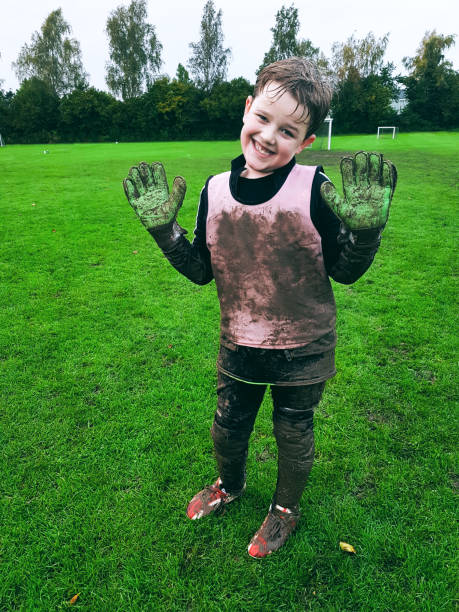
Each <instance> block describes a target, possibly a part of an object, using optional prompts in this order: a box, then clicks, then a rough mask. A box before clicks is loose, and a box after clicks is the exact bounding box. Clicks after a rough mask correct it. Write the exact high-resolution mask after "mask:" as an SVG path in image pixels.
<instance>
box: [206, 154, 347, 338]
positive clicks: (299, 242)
mask: <svg viewBox="0 0 459 612" xmlns="http://www.w3.org/2000/svg"><path fill="white" fill-rule="evenodd" d="M315 170H316V168H315V167H312V166H302V165H298V164H297V165H295V166H294V167H293V169H292V170H291V172H290V174H289V175H288V177H287V180H286V181H285V183H284V184H283V186H282V188H281V189H280V190H279V191H278V193H277V194H276V195H275V196H274V197H273V198H271V199H270V200H268V201H267V202H263V203H262V204H256V205H247V204H241V203H240V202H238V201H237V200H235V199H234V198H233V196H232V195H231V192H230V188H229V177H230V173H229V172H224V173H223V174H219V175H217V176H214V177H213V178H212V179H211V180H210V181H209V186H208V199H209V209H208V215H207V228H206V230H207V232H206V233H207V246H208V248H209V251H210V255H211V262H212V269H213V273H214V277H215V282H216V285H217V291H218V297H219V300H220V313H221V333H222V337H225V338H227V339H229V340H231V341H232V342H234V343H235V344H240V345H244V346H252V347H257V348H276V349H288V348H295V347H298V346H304V345H306V344H309V343H310V342H313V341H314V340H317V339H318V338H320V337H322V336H323V335H325V334H327V333H328V332H330V331H332V330H333V329H334V327H335V318H336V310H335V300H334V297H333V291H332V288H331V285H330V281H329V278H328V275H327V273H326V271H325V266H324V262H323V257H322V246H321V239H320V235H319V233H318V232H317V230H316V228H315V227H314V225H313V223H312V221H311V217H310V212H309V211H310V200H311V187H312V182H313V179H314V175H315Z"/></svg>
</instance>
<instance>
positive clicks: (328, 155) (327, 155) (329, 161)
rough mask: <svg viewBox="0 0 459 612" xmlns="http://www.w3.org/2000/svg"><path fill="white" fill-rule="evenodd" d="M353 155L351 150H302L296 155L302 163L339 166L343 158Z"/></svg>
mask: <svg viewBox="0 0 459 612" xmlns="http://www.w3.org/2000/svg"><path fill="white" fill-rule="evenodd" d="M346 155H353V153H352V152H351V151H312V150H311V151H307V150H306V151H302V152H301V153H299V154H298V155H297V156H296V160H297V162H298V163H300V164H306V165H308V166H324V168H325V167H326V166H338V165H339V163H340V161H341V158H342V157H345V156H346Z"/></svg>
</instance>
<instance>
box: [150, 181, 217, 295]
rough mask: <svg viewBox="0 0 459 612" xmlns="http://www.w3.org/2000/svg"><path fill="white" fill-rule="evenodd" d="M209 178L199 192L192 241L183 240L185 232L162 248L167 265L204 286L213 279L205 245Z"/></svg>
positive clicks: (208, 253) (208, 254)
mask: <svg viewBox="0 0 459 612" xmlns="http://www.w3.org/2000/svg"><path fill="white" fill-rule="evenodd" d="M209 180H210V178H209V179H208V180H207V182H206V184H205V186H204V187H203V189H202V191H201V197H200V202H199V208H198V214H197V218H196V228H195V230H194V239H193V242H192V243H191V244H190V242H189V240H188V239H187V238H185V236H184V234H185V233H186V231H185V230H182V233H180V235H179V236H178V238H177V239H176V240H174V241H173V243H172V244H171V246H168V247H167V248H162V251H163V253H164V255H165V257H166V259H167V260H168V261H169V263H170V264H171V265H172V266H173V267H174V268H175V269H176V270H177V271H178V272H180V274H183V276H185V277H186V278H188V279H189V280H190V281H192V282H193V283H195V284H196V285H206V284H207V283H210V281H211V280H212V279H213V277H214V274H213V271H212V266H211V263H210V252H209V249H208V248H207V243H206V222H207V209H208V202H207V185H208V183H209Z"/></svg>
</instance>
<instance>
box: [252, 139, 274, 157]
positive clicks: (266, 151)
mask: <svg viewBox="0 0 459 612" xmlns="http://www.w3.org/2000/svg"><path fill="white" fill-rule="evenodd" d="M253 142H254V143H255V149H256V150H257V151H259V152H260V153H264V154H265V155H266V154H268V153H271V151H269V150H268V149H265V148H264V147H262V146H261V144H260V143H258V142H257V141H256V140H254V141H253Z"/></svg>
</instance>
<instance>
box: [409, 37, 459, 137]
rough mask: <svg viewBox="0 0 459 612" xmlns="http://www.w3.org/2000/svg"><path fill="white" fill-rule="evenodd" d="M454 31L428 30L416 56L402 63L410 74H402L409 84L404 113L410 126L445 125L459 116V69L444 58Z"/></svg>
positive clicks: (456, 123) (429, 127)
mask: <svg viewBox="0 0 459 612" xmlns="http://www.w3.org/2000/svg"><path fill="white" fill-rule="evenodd" d="M454 38H455V37H454V35H452V34H450V35H447V36H444V35H442V34H437V33H436V32H435V30H434V31H433V32H426V34H425V35H424V38H423V39H422V41H421V44H420V46H419V48H418V49H417V55H415V57H405V58H404V59H403V63H404V65H405V67H406V68H407V70H409V71H410V74H409V76H407V77H400V79H399V80H400V81H401V82H402V83H403V84H404V85H405V87H406V97H407V98H408V106H407V107H406V109H405V110H404V112H403V114H402V118H403V119H404V121H406V122H407V124H408V125H407V127H410V128H414V129H445V128H453V127H457V126H458V123H459V120H458V117H459V73H458V72H457V71H455V70H454V69H453V66H452V63H451V62H449V61H447V60H446V59H445V55H444V51H445V50H446V49H449V48H450V47H451V46H453V45H454Z"/></svg>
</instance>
